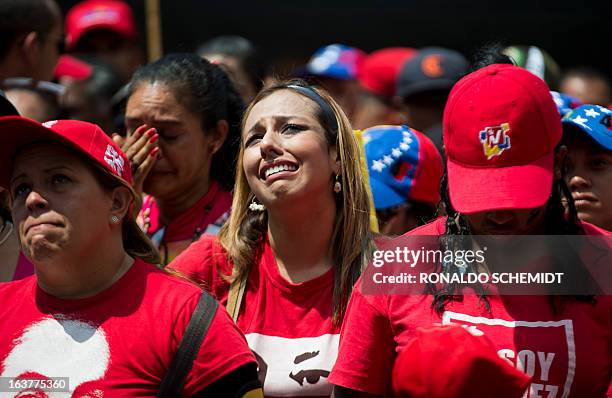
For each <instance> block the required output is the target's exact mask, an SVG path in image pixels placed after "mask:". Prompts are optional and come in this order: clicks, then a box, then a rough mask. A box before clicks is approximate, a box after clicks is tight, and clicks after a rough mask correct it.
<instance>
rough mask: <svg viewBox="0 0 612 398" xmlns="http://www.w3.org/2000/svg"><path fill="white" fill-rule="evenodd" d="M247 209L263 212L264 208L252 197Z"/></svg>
mask: <svg viewBox="0 0 612 398" xmlns="http://www.w3.org/2000/svg"><path fill="white" fill-rule="evenodd" d="M249 209H250V210H251V211H257V212H259V211H264V210H265V209H266V208H265V207H264V205H262V204H261V203H258V202H257V200H256V198H255V197H253V200H251V204H249Z"/></svg>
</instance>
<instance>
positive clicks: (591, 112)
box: [584, 108, 599, 117]
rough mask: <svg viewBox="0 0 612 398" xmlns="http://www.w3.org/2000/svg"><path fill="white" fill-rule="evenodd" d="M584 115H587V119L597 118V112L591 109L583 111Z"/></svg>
mask: <svg viewBox="0 0 612 398" xmlns="http://www.w3.org/2000/svg"><path fill="white" fill-rule="evenodd" d="M584 114H585V115H587V116H588V117H597V116H599V112H597V111H596V110H595V109H593V108H590V109H587V110H585V111H584Z"/></svg>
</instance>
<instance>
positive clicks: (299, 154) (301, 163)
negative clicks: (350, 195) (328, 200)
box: [242, 89, 340, 208]
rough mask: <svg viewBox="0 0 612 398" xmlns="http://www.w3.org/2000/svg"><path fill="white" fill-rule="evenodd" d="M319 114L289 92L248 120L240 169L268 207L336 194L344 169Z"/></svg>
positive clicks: (261, 106)
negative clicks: (335, 185)
mask: <svg viewBox="0 0 612 398" xmlns="http://www.w3.org/2000/svg"><path fill="white" fill-rule="evenodd" d="M316 112H317V105H316V104H315V103H314V102H313V101H311V100H310V99H308V98H306V97H304V96H302V95H300V94H297V93H295V92H293V91H291V90H289V89H287V90H279V91H276V92H274V93H273V94H270V95H269V96H268V97H266V98H264V99H262V100H261V101H259V102H258V103H257V104H256V105H255V106H254V107H253V109H252V110H251V112H250V114H249V115H248V117H247V119H246V123H245V128H244V131H243V132H242V145H243V146H244V158H243V163H242V166H243V168H244V172H245V174H246V178H247V181H248V183H249V186H250V187H251V190H252V191H253V192H254V193H255V195H256V196H257V198H258V199H259V200H260V201H261V202H262V203H263V204H264V205H265V206H266V207H268V208H273V207H274V206H278V205H281V204H293V203H295V202H294V201H296V200H301V199H307V200H308V199H310V200H312V199H313V198H318V197H320V196H319V195H331V194H332V184H333V182H332V181H333V175H334V174H337V173H338V172H339V169H340V164H339V161H337V160H336V158H337V153H336V149H335V148H330V147H329V145H328V143H327V141H326V139H325V131H324V129H323V127H322V126H321V124H320V123H319V121H318V119H317V117H316ZM323 197H324V196H323Z"/></svg>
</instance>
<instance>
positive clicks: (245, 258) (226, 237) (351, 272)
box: [219, 80, 373, 324]
mask: <svg viewBox="0 0 612 398" xmlns="http://www.w3.org/2000/svg"><path fill="white" fill-rule="evenodd" d="M291 85H299V86H302V87H306V88H308V89H310V90H313V91H314V92H315V93H316V94H318V95H319V96H320V97H321V98H322V99H323V100H324V101H325V102H327V104H329V106H330V107H331V109H332V110H333V113H334V116H335V119H336V121H337V126H329V123H328V122H327V120H329V118H326V117H325V115H324V112H323V109H321V108H320V107H317V109H318V112H317V115H316V116H317V119H318V121H319V123H320V124H321V126H323V128H324V129H325V137H326V140H327V143H328V146H329V147H335V148H337V151H338V155H339V159H340V165H341V171H340V173H339V178H340V181H341V183H342V191H341V192H340V193H339V194H338V195H337V196H336V206H337V211H336V217H335V220H334V231H333V235H332V240H331V242H330V250H331V255H332V260H333V267H334V290H333V303H332V308H333V322H334V324H338V323H339V322H341V321H342V318H343V316H344V311H345V310H346V305H347V303H348V300H349V297H350V294H351V291H352V289H353V286H354V284H355V282H356V281H357V279H358V278H359V276H360V275H361V272H362V270H363V269H364V268H365V266H366V265H367V262H368V259H369V257H370V254H371V252H372V250H373V243H372V233H371V230H370V208H369V202H368V194H367V192H368V191H367V186H366V184H367V181H366V180H365V176H364V175H363V173H362V169H361V167H360V156H361V155H360V151H359V144H358V143H357V140H356V138H355V135H354V134H353V131H352V128H351V125H350V122H349V121H348V118H347V117H346V115H345V113H344V112H343V111H342V109H341V108H340V106H339V105H338V104H337V103H336V102H335V101H334V100H333V99H332V97H331V96H330V95H329V94H328V93H327V92H325V91H324V90H321V89H319V88H316V87H310V86H307V85H305V84H304V83H303V82H301V81H296V80H291V81H286V82H282V83H279V84H276V85H273V86H271V87H268V88H265V89H264V90H262V91H261V92H260V93H259V94H258V95H257V96H256V97H255V99H253V101H252V102H251V104H250V105H249V106H248V108H247V110H246V112H245V113H244V116H243V119H242V129H243V130H244V128H245V121H246V119H247V118H248V115H249V114H250V113H251V110H252V109H253V107H254V106H255V104H257V103H258V102H259V101H261V100H262V99H264V98H266V97H268V96H269V95H271V94H273V93H275V92H277V91H280V90H291V91H293V92H296V93H298V94H300V95H304V94H302V93H300V92H299V91H298V90H295V89H292V88H291V87H289V86H291ZM243 156H244V146H243V145H242V144H241V146H240V152H239V155H238V162H237V167H236V183H235V186H234V197H233V202H232V213H231V216H230V218H229V220H228V222H227V223H226V224H225V225H224V226H223V228H222V229H221V231H220V233H219V240H220V242H221V245H222V246H223V248H224V249H225V251H226V252H227V255H228V257H229V258H230V259H231V261H232V262H233V264H234V273H233V274H232V276H231V280H233V281H234V280H243V279H244V278H247V276H248V274H249V272H250V270H251V267H252V266H253V264H254V263H255V261H257V259H258V256H259V255H260V254H261V253H260V250H261V248H262V240H263V239H264V237H265V234H266V232H267V229H268V222H267V221H268V218H267V211H263V212H253V211H249V204H250V203H251V201H252V200H253V198H254V194H253V192H252V190H251V188H250V186H249V184H248V182H247V178H246V175H245V173H244V169H243V167H242V162H243ZM330 189H332V182H331V181H330Z"/></svg>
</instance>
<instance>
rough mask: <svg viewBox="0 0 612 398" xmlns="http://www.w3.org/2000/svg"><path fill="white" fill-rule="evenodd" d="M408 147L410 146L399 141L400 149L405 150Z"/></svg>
mask: <svg viewBox="0 0 612 398" xmlns="http://www.w3.org/2000/svg"><path fill="white" fill-rule="evenodd" d="M409 148H410V145H408V144H406V143H405V142H401V143H400V149H401V150H402V151H407V150H408V149H409Z"/></svg>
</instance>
